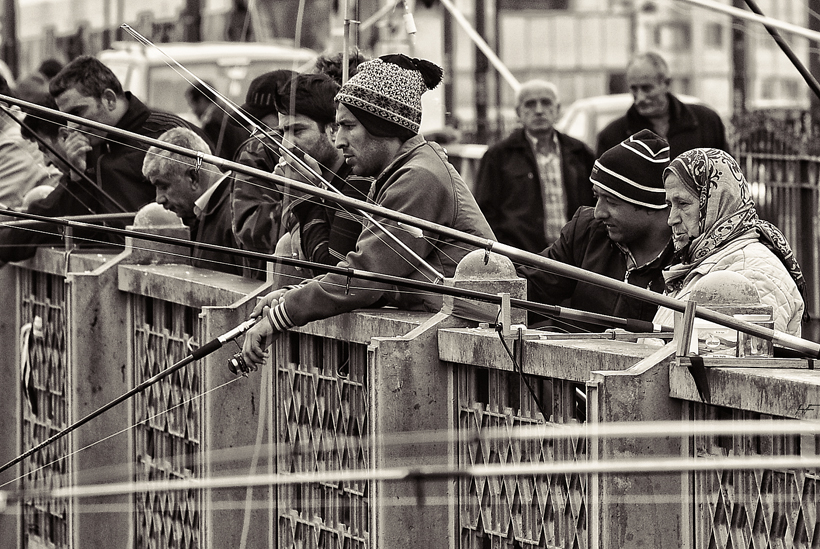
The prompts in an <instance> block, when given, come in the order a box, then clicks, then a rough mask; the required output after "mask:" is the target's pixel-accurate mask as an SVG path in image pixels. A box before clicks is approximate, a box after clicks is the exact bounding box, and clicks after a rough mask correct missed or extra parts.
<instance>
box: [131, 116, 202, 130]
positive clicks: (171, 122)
mask: <svg viewBox="0 0 820 549" xmlns="http://www.w3.org/2000/svg"><path fill="white" fill-rule="evenodd" d="M142 127H143V128H144V129H145V130H146V131H149V132H164V131H167V130H170V129H171V128H178V127H182V128H188V129H189V130H193V129H194V128H193V127H192V126H191V124H190V123H189V122H188V121H187V120H185V119H183V118H180V117H179V116H177V115H175V114H171V113H169V112H164V111H151V112H150V114H149V115H148V118H146V119H145V122H143V124H142Z"/></svg>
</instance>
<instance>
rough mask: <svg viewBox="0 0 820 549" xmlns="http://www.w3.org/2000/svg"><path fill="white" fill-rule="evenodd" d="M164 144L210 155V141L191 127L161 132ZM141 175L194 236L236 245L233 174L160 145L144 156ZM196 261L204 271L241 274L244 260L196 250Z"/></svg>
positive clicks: (195, 265) (204, 239)
mask: <svg viewBox="0 0 820 549" xmlns="http://www.w3.org/2000/svg"><path fill="white" fill-rule="evenodd" d="M159 140H160V141H162V142H164V143H169V144H171V145H176V146H178V147H184V148H186V149H189V150H192V151H197V152H201V153H204V154H211V148H210V146H208V144H207V143H205V140H204V139H202V138H201V137H200V136H198V135H197V134H196V133H194V132H193V131H191V130H189V129H187V128H173V129H170V130H168V131H167V132H165V133H163V134H162V135H161V136H159ZM142 173H143V175H145V177H146V178H147V179H148V180H149V181H150V182H151V184H152V185H154V188H155V189H156V202H157V204H160V205H161V206H162V207H163V208H165V209H166V210H170V211H172V212H174V213H175V214H177V216H178V217H179V218H180V219H182V222H183V223H185V225H187V226H188V227H190V229H191V240H193V241H195V242H203V243H205V244H216V245H218V246H224V247H226V248H237V247H238V244H237V242H236V237H235V236H234V233H233V228H232V227H231V201H230V197H231V180H230V175H231V174H230V172H228V173H222V172H221V171H220V170H219V168H217V167H216V166H214V165H213V164H209V163H207V162H200V163H197V160H196V159H194V158H190V157H189V156H184V155H181V154H178V153H173V152H170V151H167V150H165V149H162V148H160V147H156V146H152V147H151V148H150V149H148V152H147V153H146V155H145V162H144V163H143V165H142ZM191 257H192V258H193V261H192V265H193V266H194V267H201V268H203V269H211V270H213V271H221V272H224V273H229V274H235V275H240V276H241V275H242V260H241V258H239V257H237V256H236V254H233V253H230V252H227V251H226V252H218V251H212V250H204V249H202V248H200V247H198V246H195V247H194V248H193V250H192V251H191Z"/></svg>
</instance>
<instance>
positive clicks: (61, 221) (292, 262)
mask: <svg viewBox="0 0 820 549" xmlns="http://www.w3.org/2000/svg"><path fill="white" fill-rule="evenodd" d="M0 214H4V215H9V216H12V217H18V218H21V219H25V220H27V221H11V222H8V224H7V225H12V226H20V225H22V224H23V223H29V224H35V223H36V224H38V225H39V224H49V225H61V226H64V227H72V228H80V229H93V230H99V231H100V232H109V233H111V234H116V235H121V236H128V237H132V238H135V239H139V240H147V241H151V242H157V243H160V244H171V245H175V246H184V247H188V248H193V247H197V248H200V249H203V250H208V251H214V252H222V253H226V254H233V255H237V256H240V257H244V258H247V259H261V260H264V261H270V262H272V263H276V264H280V265H287V266H291V267H300V268H305V269H315V270H323V271H327V272H332V273H335V274H339V275H342V276H345V277H347V278H349V279H354V278H355V279H359V280H368V281H371V282H381V283H384V284H390V285H393V286H400V287H405V288H409V289H413V290H422V291H428V292H430V293H436V294H441V295H447V296H451V297H460V298H464V299H473V300H476V301H482V302H485V303H490V304H495V305H501V304H502V302H503V301H504V298H502V297H501V296H499V295H496V294H491V293H487V292H481V291H478V290H470V289H467V288H454V287H450V286H444V285H442V284H435V283H432V282H425V281H423V280H413V279H412V278H404V277H400V276H394V275H388V274H383V273H376V272H372V271H362V270H359V269H351V268H348V267H340V266H338V265H326V264H324V263H316V262H313V261H307V260H304V259H296V258H292V257H283V256H274V255H270V254H265V253H262V252H254V251H251V250H242V249H239V248H230V247H228V246H220V245H218V244H209V243H206V242H196V241H193V240H186V239H184V238H177V237H173V236H166V235H158V234H151V233H141V232H139V231H138V230H137V231H132V230H128V229H119V228H116V227H106V226H102V225H94V224H90V223H87V222H85V221H84V220H80V219H77V218H78V217H84V216H75V217H73V218H67V217H64V218H60V217H45V216H41V215H36V214H30V213H27V212H17V211H13V210H0ZM111 215H118V216H120V215H122V214H111ZM89 217H91V216H89ZM2 226H4V225H3V224H0V227H2ZM510 305H511V306H512V307H516V308H519V309H526V310H528V311H533V312H536V313H541V314H545V315H547V316H551V317H555V318H559V319H563V320H568V321H573V322H588V323H592V324H597V325H600V326H607V327H614V328H623V329H625V330H628V331H630V332H635V333H658V332H671V331H672V328H671V327H668V326H660V325H657V324H653V323H652V322H649V321H645V320H639V319H633V318H622V317H617V316H610V315H605V314H600V313H591V312H586V311H580V310H578V309H571V308H568V307H560V306H557V305H548V304H545V303H536V302H534V301H528V300H525V299H518V298H512V297H511V298H510Z"/></svg>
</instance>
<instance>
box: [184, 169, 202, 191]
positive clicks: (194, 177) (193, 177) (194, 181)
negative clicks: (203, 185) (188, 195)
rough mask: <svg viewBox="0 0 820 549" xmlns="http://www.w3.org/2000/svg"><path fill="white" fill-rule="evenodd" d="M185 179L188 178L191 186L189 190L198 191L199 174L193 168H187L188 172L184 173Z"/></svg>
mask: <svg viewBox="0 0 820 549" xmlns="http://www.w3.org/2000/svg"><path fill="white" fill-rule="evenodd" d="M185 177H187V178H188V180H189V181H190V185H191V190H194V191H197V190H199V184H200V180H199V177H200V176H199V172H198V171H197V170H196V169H194V168H189V169H188V171H186V172H185Z"/></svg>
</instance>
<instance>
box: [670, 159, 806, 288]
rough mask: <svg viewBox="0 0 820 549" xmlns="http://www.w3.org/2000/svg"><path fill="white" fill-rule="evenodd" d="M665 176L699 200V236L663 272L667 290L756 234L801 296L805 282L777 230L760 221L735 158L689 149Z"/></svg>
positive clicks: (678, 253) (781, 234)
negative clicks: (717, 254)
mask: <svg viewBox="0 0 820 549" xmlns="http://www.w3.org/2000/svg"><path fill="white" fill-rule="evenodd" d="M669 173H673V174H674V175H676V176H677V177H678V178H679V179H680V180H681V182H683V184H684V185H686V187H687V188H688V189H689V190H690V191H691V192H692V193H693V194H694V195H695V196H697V197H698V205H699V229H700V234H699V236H698V237H697V238H695V239H694V240H691V241H690V242H689V244H688V245H687V246H685V247H684V248H682V249H680V250H679V251H678V252H676V254H675V262H674V263H673V264H672V265H671V266H670V267H669V268H668V269H667V270H666V271H664V279H665V280H666V283H667V286H668V287H669V289H670V290H679V289H680V288H681V287H682V285H683V282H684V279H685V278H686V275H688V274H689V273H690V272H691V271H692V270H693V269H695V268H696V267H697V266H698V265H700V264H701V263H702V262H703V261H704V260H705V259H706V258H708V257H710V256H711V255H713V254H714V253H715V252H717V251H718V250H721V249H722V248H723V247H724V246H726V245H727V244H729V243H731V242H733V241H735V240H736V239H738V238H740V237H741V236H743V235H747V234H749V233H750V231H753V230H754V231H756V232H757V235H758V240H759V241H760V242H761V243H762V244H764V245H765V246H766V247H767V248H769V249H770V250H771V251H772V252H773V253H774V254H775V255H776V256H777V258H778V259H780V261H781V262H782V263H783V265H784V266H785V267H786V270H788V271H789V274H790V275H791V277H792V279H793V280H794V282H795V284H797V288H798V290H800V295H801V296H804V298H805V289H806V281H805V280H804V278H803V273H802V271H801V270H800V265H799V264H798V263H797V259H796V258H795V257H794V252H793V251H792V249H791V246H789V243H788V241H787V240H786V237H785V236H784V235H783V233H782V232H781V231H780V229H778V228H777V227H775V226H774V225H773V224H771V223H769V222H768V221H764V220H762V219H760V218H759V217H758V215H757V211H756V210H755V203H754V199H753V198H752V193H751V189H750V187H749V184H748V182H747V181H746V178H745V177H744V176H743V174H742V173H741V171H740V166H739V165H738V163H737V162H736V161H735V159H734V158H732V157H731V156H730V155H729V154H728V153H726V152H724V151H722V150H720V149H692V150H689V151H686V152H684V153H682V154H681V155H680V156H678V157H677V158H675V159H674V160H673V161H672V162H671V164H669V166H668V167H667V168H666V170H664V179H665V178H666V176H667V175H668V174H669ZM752 234H754V233H752Z"/></svg>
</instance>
